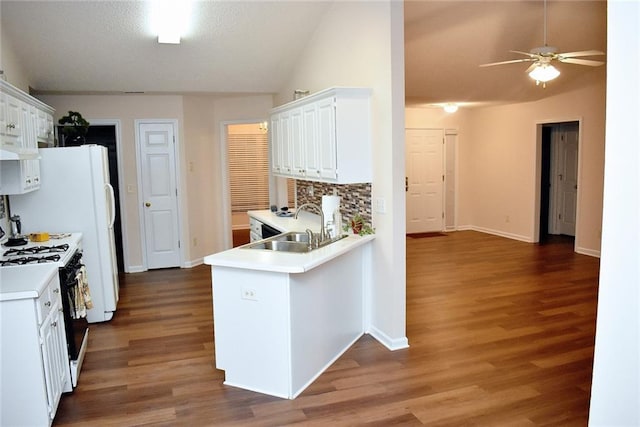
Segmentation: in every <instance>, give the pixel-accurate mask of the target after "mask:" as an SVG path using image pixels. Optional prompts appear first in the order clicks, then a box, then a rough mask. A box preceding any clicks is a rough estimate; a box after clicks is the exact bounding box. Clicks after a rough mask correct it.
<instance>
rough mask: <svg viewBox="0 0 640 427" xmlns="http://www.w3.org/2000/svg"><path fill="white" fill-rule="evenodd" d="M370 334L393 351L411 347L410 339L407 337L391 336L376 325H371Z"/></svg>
mask: <svg viewBox="0 0 640 427" xmlns="http://www.w3.org/2000/svg"><path fill="white" fill-rule="evenodd" d="M367 333H368V334H369V335H371V336H372V337H373V338H375V339H376V340H378V341H379V342H380V344H382V345H383V346H385V347H387V348H388V349H389V350H391V351H395V350H402V349H403V348H409V340H408V339H407V337H402V338H391V337H390V336H388V335H387V334H385V333H384V332H382V331H381V330H380V329H378V328H376V327H375V326H371V327H369V330H368V331H367Z"/></svg>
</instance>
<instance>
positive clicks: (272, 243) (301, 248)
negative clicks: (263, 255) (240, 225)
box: [242, 231, 347, 253]
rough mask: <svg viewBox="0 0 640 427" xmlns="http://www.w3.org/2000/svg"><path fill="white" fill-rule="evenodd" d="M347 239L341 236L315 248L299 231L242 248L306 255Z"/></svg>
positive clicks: (304, 234) (307, 235) (306, 234)
mask: <svg viewBox="0 0 640 427" xmlns="http://www.w3.org/2000/svg"><path fill="white" fill-rule="evenodd" d="M345 237H347V236H346V235H344V236H339V237H336V238H334V239H331V240H327V241H324V242H322V243H321V244H320V245H318V247H314V246H313V245H310V244H309V234H308V233H306V232H305V233H301V232H297V231H291V232H289V233H283V234H279V235H277V236H273V237H270V238H268V239H264V240H260V241H257V242H255V243H250V244H248V245H245V246H242V247H243V248H246V249H265V250H268V251H277V252H293V253H306V252H310V251H312V250H314V249H317V248H322V247H324V246H327V245H328V244H330V243H333V242H337V241H338V240H340V239H343V238H345Z"/></svg>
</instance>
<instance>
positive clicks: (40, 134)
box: [36, 109, 53, 144]
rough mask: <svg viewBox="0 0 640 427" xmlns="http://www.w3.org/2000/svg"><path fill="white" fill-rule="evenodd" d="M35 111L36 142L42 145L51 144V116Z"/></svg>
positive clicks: (41, 111) (38, 110) (44, 112)
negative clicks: (42, 143)
mask: <svg viewBox="0 0 640 427" xmlns="http://www.w3.org/2000/svg"><path fill="white" fill-rule="evenodd" d="M36 110H37V124H36V129H37V135H36V136H37V140H38V141H40V142H44V143H47V144H49V143H51V140H52V139H53V116H52V115H51V114H49V113H47V112H46V111H43V110H40V109H36Z"/></svg>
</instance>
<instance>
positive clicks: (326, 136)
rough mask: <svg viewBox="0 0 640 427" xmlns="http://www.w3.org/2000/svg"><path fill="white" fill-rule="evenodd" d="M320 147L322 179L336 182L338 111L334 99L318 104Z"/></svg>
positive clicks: (324, 100)
mask: <svg viewBox="0 0 640 427" xmlns="http://www.w3.org/2000/svg"><path fill="white" fill-rule="evenodd" d="M317 108H318V146H319V149H320V150H319V153H320V177H321V178H324V179H328V180H334V179H336V178H337V177H338V172H337V160H338V159H337V153H336V110H335V99H334V98H333V97H331V98H327V99H323V100H321V101H319V102H318V106H317Z"/></svg>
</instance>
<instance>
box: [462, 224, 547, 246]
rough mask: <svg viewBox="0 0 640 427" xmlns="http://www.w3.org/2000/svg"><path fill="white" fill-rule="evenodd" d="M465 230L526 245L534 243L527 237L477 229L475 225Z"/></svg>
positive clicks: (489, 229) (488, 229)
mask: <svg viewBox="0 0 640 427" xmlns="http://www.w3.org/2000/svg"><path fill="white" fill-rule="evenodd" d="M467 227H469V228H466V229H467V230H473V231H479V232H481V233H487V234H493V235H494V236H500V237H506V238H507V239H513V240H519V241H521V242H526V243H534V241H533V239H532V238H530V237H528V236H522V235H520V234H514V233H507V232H505V231H501V230H493V229H491V228H484V227H478V226H475V225H471V226H467Z"/></svg>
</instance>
